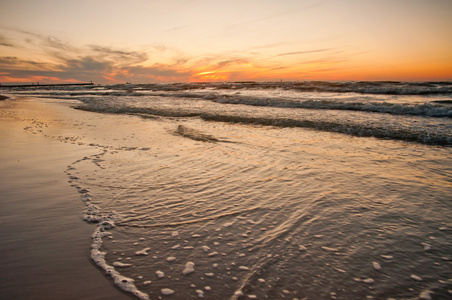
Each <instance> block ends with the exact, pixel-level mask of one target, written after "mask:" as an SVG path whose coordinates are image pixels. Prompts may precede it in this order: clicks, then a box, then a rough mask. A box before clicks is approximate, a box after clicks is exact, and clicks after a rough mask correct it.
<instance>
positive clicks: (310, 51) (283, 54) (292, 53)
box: [276, 49, 332, 56]
mask: <svg viewBox="0 0 452 300" xmlns="http://www.w3.org/2000/svg"><path fill="white" fill-rule="evenodd" d="M330 50H332V49H316V50H308V51H295V52H286V53H280V54H278V55H276V56H287V55H300V54H311V53H319V52H326V51H330Z"/></svg>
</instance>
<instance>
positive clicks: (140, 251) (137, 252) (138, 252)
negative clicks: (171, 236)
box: [135, 247, 151, 255]
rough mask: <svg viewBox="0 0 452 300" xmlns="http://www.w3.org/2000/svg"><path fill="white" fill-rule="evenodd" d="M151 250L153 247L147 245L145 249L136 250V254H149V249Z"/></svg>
mask: <svg viewBox="0 0 452 300" xmlns="http://www.w3.org/2000/svg"><path fill="white" fill-rule="evenodd" d="M149 250H151V248H149V247H147V248H144V249H143V250H139V251H136V252H135V255H149V253H148V251H149Z"/></svg>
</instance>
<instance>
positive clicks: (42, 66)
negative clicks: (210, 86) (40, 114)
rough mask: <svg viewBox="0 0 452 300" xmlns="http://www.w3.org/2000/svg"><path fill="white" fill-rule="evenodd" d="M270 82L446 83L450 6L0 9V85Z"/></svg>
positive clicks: (197, 0)
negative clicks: (439, 81) (376, 81)
mask: <svg viewBox="0 0 452 300" xmlns="http://www.w3.org/2000/svg"><path fill="white" fill-rule="evenodd" d="M280 80H284V81H296V80H407V81H425V80H429V81H434V80H452V1H451V0H228V1H219V0H78V1H75V0H39V1H30V0H1V1H0V83H2V82H3V83H6V82H41V83H63V82H89V81H93V82H94V83H125V82H131V83H160V82H189V81H190V82H193V81H280Z"/></svg>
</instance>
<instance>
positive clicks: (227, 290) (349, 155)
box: [28, 92, 452, 299]
mask: <svg viewBox="0 0 452 300" xmlns="http://www.w3.org/2000/svg"><path fill="white" fill-rule="evenodd" d="M171 97H173V96H171ZM171 97H166V96H165V97H161V96H158V97H154V96H153V97H152V98H146V97H129V96H125V95H123V96H115V95H112V94H111V92H109V94H108V97H104V96H101V97H98V98H95V97H94V98H89V99H87V98H84V99H80V98H79V96H76V97H75V98H76V99H80V100H83V101H84V103H85V104H84V105H85V107H84V108H85V109H89V110H93V111H99V112H115V113H122V114H132V116H129V115H117V114H115V115H110V114H99V113H92V112H85V111H74V112H75V114H74V116H73V119H71V120H69V119H67V117H65V116H61V118H62V120H61V121H62V122H66V123H68V124H69V125H68V126H72V128H73V133H72V134H71V135H70V136H66V137H61V136H59V137H55V136H52V134H51V133H50V131H49V129H47V128H38V127H37V126H36V125H33V124H32V125H30V128H29V129H28V130H29V132H30V133H38V132H39V131H38V130H42V132H41V133H40V134H43V135H45V136H47V137H48V138H50V139H54V140H59V141H63V142H70V143H75V144H79V145H82V146H87V145H89V146H91V147H94V148H96V149H98V153H96V154H95V155H92V156H85V157H80V159H78V160H77V161H75V162H74V163H72V164H71V165H69V166H68V168H67V170H66V173H67V175H68V178H69V181H70V184H71V185H72V186H73V187H74V188H76V189H77V191H79V193H80V195H81V199H82V201H83V202H84V203H85V210H84V212H83V216H84V217H85V219H86V220H87V221H92V222H100V225H99V226H98V227H97V230H96V232H95V233H94V235H93V244H92V258H93V260H94V261H95V263H96V264H97V265H98V266H99V267H101V268H102V269H104V270H105V271H106V272H107V273H108V274H110V275H111V277H112V278H113V280H114V281H115V283H116V284H117V285H118V286H119V287H121V288H123V289H124V290H126V291H129V292H132V293H134V294H135V295H136V296H137V297H138V298H141V299H147V298H148V297H149V298H151V299H154V298H157V297H166V295H169V294H171V296H170V297H172V298H173V299H195V298H199V297H201V296H202V297H203V298H206V299H215V298H217V299H218V298H219V299H247V298H250V299H253V298H256V299H282V298H284V299H363V298H368V299H388V298H395V299H417V298H420V299H429V297H430V298H431V299H447V298H449V297H450V296H451V295H452V292H451V291H452V268H451V258H452V257H451V230H452V223H451V221H450V215H451V208H452V207H451V203H450V200H451V197H450V195H451V191H452V162H451V157H452V156H451V151H452V148H448V147H441V146H436V145H424V144H421V143H423V142H426V141H427V140H423V137H421V138H419V139H418V138H417V137H420V136H422V134H423V132H424V133H425V132H427V135H432V136H434V135H435V134H436V136H439V137H440V138H441V139H442V141H446V142H445V143H446V144H447V143H448V141H449V139H450V132H451V129H450V124H451V123H450V122H451V121H450V118H432V117H425V116H420V115H417V116H411V115H402V116H394V115H393V114H388V113H378V114H375V113H368V112H362V111H358V112H356V111H338V110H306V109H300V110H296V111H295V110H294V109H293V108H292V109H290V108H281V107H255V106H251V105H242V104H240V105H231V104H218V103H213V102H211V101H207V100H206V99H201V100H196V99H193V98H190V99H184V98H183V97H177V98H174V97H173V98H171ZM41 101H42V100H41ZM61 101H66V100H61ZM73 103H74V104H76V105H78V104H77V102H73ZM443 108H444V107H443ZM444 109H447V108H444ZM278 114H281V118H280V120H285V119H286V116H290V117H291V118H292V120H294V119H296V118H300V120H302V121H306V120H311V121H313V122H316V124H321V123H322V122H323V123H322V124H330V123H334V124H336V125H338V124H339V125H343V126H344V127H343V128H345V129H347V130H348V129H350V131H349V132H348V131H347V130H345V129H344V132H347V133H351V134H352V135H346V134H341V133H335V132H329V131H335V130H336V129H337V126H336V127H331V128H319V126H314V128H317V129H322V130H321V131H320V130H314V129H309V128H301V127H275V126H263V125H262V122H258V121H256V120H269V119H271V120H276V119H277V116H278ZM162 115H163V116H162ZM206 115H210V116H219V118H214V117H212V118H206ZM225 116H232V117H234V118H242V119H240V121H244V119H245V121H246V118H248V120H251V121H252V122H253V123H256V124H245V123H246V122H241V123H234V122H229V121H230V120H229V121H228V122H225V119H224V117H225ZM297 116H298V117H297ZM218 120H220V121H222V122H217V121H218ZM331 120H335V121H334V122H332V121H331ZM328 122H330V123H328ZM259 124H261V125H259ZM265 124H267V123H265ZM270 124H274V123H270ZM267 125H268V124H267ZM274 125H278V124H274ZM364 125H365V126H364ZM366 126H367V127H366ZM302 127H303V126H302ZM308 127H309V126H308ZM363 128H364V129H365V128H367V129H369V128H370V129H371V130H375V129H378V128H382V131H384V132H386V133H389V136H384V135H383V136H382V137H389V138H393V139H394V138H397V139H403V138H404V137H403V136H399V137H397V136H395V135H394V133H397V132H407V133H409V134H413V133H414V135H415V136H416V138H414V140H415V141H417V142H419V143H414V142H406V141H397V140H387V139H376V138H373V137H356V136H354V135H359V134H356V132H354V131H353V130H362V129H363ZM404 128H405V129H404ZM339 131H340V130H339ZM362 135H366V134H362ZM405 137H406V136H405ZM410 140H413V139H410ZM436 141H439V140H438V139H437V140H436ZM427 142H428V141H427ZM113 226H115V227H113ZM111 227H113V228H111ZM132 280H133V281H132Z"/></svg>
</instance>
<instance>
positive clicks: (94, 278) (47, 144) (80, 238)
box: [0, 100, 133, 299]
mask: <svg viewBox="0 0 452 300" xmlns="http://www.w3.org/2000/svg"><path fill="white" fill-rule="evenodd" d="M41 109H45V106H39V105H36V104H34V102H33V101H23V100H5V101H1V102H0V146H1V151H0V237H1V238H0V253H1V255H0V298H1V299H133V297H131V296H130V295H126V294H124V293H123V292H121V291H119V290H118V289H117V288H116V287H115V286H114V285H113V283H112V282H111V280H110V279H109V278H108V277H106V276H104V274H103V273H102V271H101V270H99V269H97V267H96V266H94V265H93V264H92V263H91V261H90V258H89V255H90V244H91V239H90V236H91V234H92V232H93V231H94V229H95V227H94V225H89V224H87V223H85V222H83V221H82V220H81V211H82V209H83V205H84V204H83V203H82V201H81V200H80V195H79V194H78V193H77V191H76V190H75V189H74V188H73V187H71V186H70V184H69V183H68V177H67V175H66V174H65V173H64V171H65V169H66V167H67V166H68V165H69V164H70V163H72V162H73V161H75V160H77V159H79V158H81V157H83V156H85V155H90V154H93V153H96V151H97V150H96V149H94V148H93V147H88V146H83V145H78V144H74V143H65V142H61V141H57V140H52V139H49V138H47V137H45V136H44V134H41V132H39V127H43V128H44V127H45V128H47V127H46V126H47V124H45V122H42V119H43V118H44V119H45V117H46V116H47V115H48V114H49V113H52V112H49V111H43V110H41ZM65 109H70V108H69V107H68V106H67V105H66V108H65ZM40 110H41V111H40ZM77 113H84V112H77ZM53 114H54V117H57V116H56V113H55V112H53ZM33 115H36V116H38V115H39V116H40V117H41V123H37V122H35V121H34V120H33V118H32V117H31V116H33ZM60 117H62V116H60ZM55 120H56V119H53V120H52V122H53V126H52V131H53V134H55V135H61V136H64V135H67V134H68V128H64V127H63V126H61V127H59V126H55V125H57V124H56V123H55ZM33 122H34V123H33ZM33 124H34V125H35V131H30V128H31V126H33ZM30 125H31V126H30Z"/></svg>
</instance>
